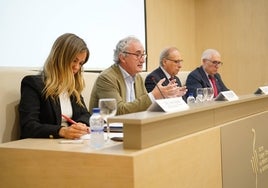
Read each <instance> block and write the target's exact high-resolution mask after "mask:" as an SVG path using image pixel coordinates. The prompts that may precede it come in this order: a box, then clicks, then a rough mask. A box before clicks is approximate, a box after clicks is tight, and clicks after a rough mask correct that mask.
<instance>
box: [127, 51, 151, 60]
mask: <svg viewBox="0 0 268 188" xmlns="http://www.w3.org/2000/svg"><path fill="white" fill-rule="evenodd" d="M123 53H124V54H129V55H135V56H136V57H137V58H138V59H141V58H143V59H145V58H146V57H147V54H136V53H132V52H126V51H124V52H123Z"/></svg>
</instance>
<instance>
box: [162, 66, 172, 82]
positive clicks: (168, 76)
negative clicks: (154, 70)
mask: <svg viewBox="0 0 268 188" xmlns="http://www.w3.org/2000/svg"><path fill="white" fill-rule="evenodd" d="M160 68H161V69H162V71H163V72H164V74H165V76H166V77H167V78H168V80H170V78H171V76H170V74H168V72H167V71H166V70H165V69H164V68H163V67H162V66H160Z"/></svg>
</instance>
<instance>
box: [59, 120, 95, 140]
mask: <svg viewBox="0 0 268 188" xmlns="http://www.w3.org/2000/svg"><path fill="white" fill-rule="evenodd" d="M88 133H90V129H89V127H88V126H86V124H84V123H75V124H72V125H71V126H69V127H62V128H61V129H60V131H59V135H60V136H61V137H63V138H68V139H75V138H80V137H81V136H83V135H85V134H88Z"/></svg>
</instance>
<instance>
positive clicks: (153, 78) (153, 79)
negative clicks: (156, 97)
mask: <svg viewBox="0 0 268 188" xmlns="http://www.w3.org/2000/svg"><path fill="white" fill-rule="evenodd" d="M151 79H152V81H153V82H154V84H155V86H156V87H157V89H158V91H159V92H160V94H161V96H162V97H163V99H165V98H166V97H165V96H164V95H163V93H162V91H161V90H160V88H159V87H158V85H157V83H156V81H155V77H151Z"/></svg>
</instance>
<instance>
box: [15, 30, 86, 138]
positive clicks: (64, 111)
mask: <svg viewBox="0 0 268 188" xmlns="http://www.w3.org/2000/svg"><path fill="white" fill-rule="evenodd" d="M89 54H90V53H89V50H88V48H87V45H86V43H85V42H84V41H83V40H82V39H81V38H79V37H78V36H76V35H74V34H71V33H66V34H63V35H61V36H59V37H58V38H57V39H56V41H55V42H54V44H53V46H52V49H51V51H50V54H49V55H48V57H47V60H46V62H45V64H44V67H43V71H42V72H41V74H40V75H29V76H25V77H24V78H23V80H22V82H21V99H20V104H19V113H20V126H21V138H60V137H63V138H69V139H75V138H80V137H81V136H82V135H84V134H87V133H89V132H90V131H89V128H88V126H89V124H88V120H89V117H90V113H89V112H88V110H87V108H86V106H85V103H84V100H83V97H82V96H81V92H82V90H83V89H84V86H85V83H84V79H83V77H82V67H83V65H84V64H85V63H86V62H87V60H88V58H89Z"/></svg>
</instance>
